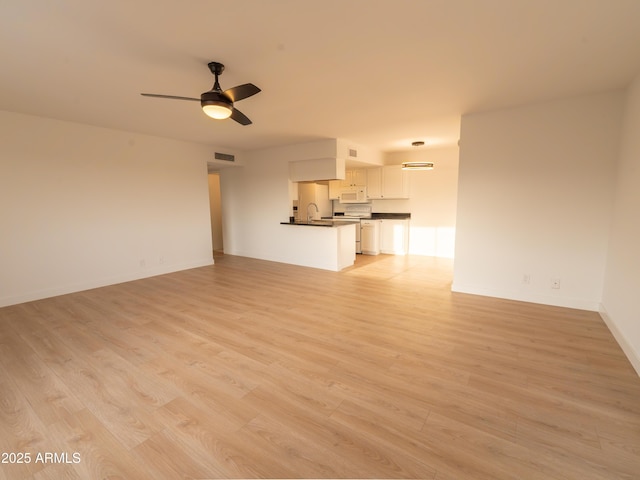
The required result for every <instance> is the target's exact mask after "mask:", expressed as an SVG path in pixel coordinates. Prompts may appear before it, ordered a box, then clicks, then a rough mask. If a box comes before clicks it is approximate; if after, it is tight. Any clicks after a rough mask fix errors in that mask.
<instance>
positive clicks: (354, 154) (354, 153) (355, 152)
mask: <svg viewBox="0 0 640 480" xmlns="http://www.w3.org/2000/svg"><path fill="white" fill-rule="evenodd" d="M349 156H350V157H351V158H357V157H358V150H356V149H355V148H350V149H349Z"/></svg>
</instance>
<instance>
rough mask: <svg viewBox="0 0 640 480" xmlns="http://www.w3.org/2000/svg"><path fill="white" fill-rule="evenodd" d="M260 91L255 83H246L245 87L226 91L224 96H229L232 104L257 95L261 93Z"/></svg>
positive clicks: (241, 86)
mask: <svg viewBox="0 0 640 480" xmlns="http://www.w3.org/2000/svg"><path fill="white" fill-rule="evenodd" d="M260 91H261V90H260V89H259V88H258V87H256V86H255V85H254V84H253V83H245V84H244V85H238V86H237V87H233V88H230V89H229V90H225V91H224V94H225V95H226V96H228V97H229V98H230V99H231V101H232V102H238V101H240V100H243V99H245V98H247V97H250V96H251V95H255V94H256V93H260Z"/></svg>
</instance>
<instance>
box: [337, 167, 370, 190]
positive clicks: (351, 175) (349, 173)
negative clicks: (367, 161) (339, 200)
mask: <svg viewBox="0 0 640 480" xmlns="http://www.w3.org/2000/svg"><path fill="white" fill-rule="evenodd" d="M342 185H343V186H345V187H364V186H366V185H367V169H366V168H350V169H347V170H346V171H345V178H344V180H343V183H342Z"/></svg>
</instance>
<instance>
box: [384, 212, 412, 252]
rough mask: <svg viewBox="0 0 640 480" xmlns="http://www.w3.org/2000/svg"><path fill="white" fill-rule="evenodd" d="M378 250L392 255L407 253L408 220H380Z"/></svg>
mask: <svg viewBox="0 0 640 480" xmlns="http://www.w3.org/2000/svg"><path fill="white" fill-rule="evenodd" d="M380 252H381V253H389V254H393V255H406V254H408V253H409V220H388V219H383V220H380Z"/></svg>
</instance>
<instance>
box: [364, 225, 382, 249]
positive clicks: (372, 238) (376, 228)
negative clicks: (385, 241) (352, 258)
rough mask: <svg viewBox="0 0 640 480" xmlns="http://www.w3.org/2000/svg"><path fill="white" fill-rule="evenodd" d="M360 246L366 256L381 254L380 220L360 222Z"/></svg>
mask: <svg viewBox="0 0 640 480" xmlns="http://www.w3.org/2000/svg"><path fill="white" fill-rule="evenodd" d="M360 245H361V250H362V253H363V254H364V255H378V254H379V253H380V220H369V219H367V220H360Z"/></svg>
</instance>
